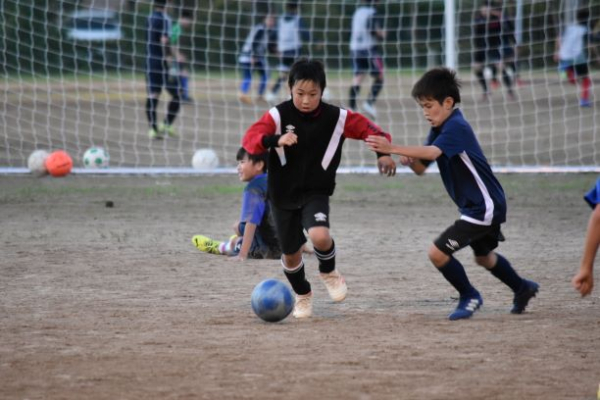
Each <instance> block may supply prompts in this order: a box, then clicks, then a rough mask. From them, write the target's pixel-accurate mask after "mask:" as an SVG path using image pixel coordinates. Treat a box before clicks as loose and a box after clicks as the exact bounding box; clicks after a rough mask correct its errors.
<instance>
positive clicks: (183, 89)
mask: <svg viewBox="0 0 600 400" xmlns="http://www.w3.org/2000/svg"><path fill="white" fill-rule="evenodd" d="M180 79H181V93H182V94H183V98H184V99H187V98H188V97H190V90H189V85H188V82H189V78H188V77H187V76H181V77H180Z"/></svg>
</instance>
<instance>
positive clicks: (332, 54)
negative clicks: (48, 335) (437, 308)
mask: <svg viewBox="0 0 600 400" xmlns="http://www.w3.org/2000/svg"><path fill="white" fill-rule="evenodd" d="M286 3H289V2H287V1H285V0H272V1H268V2H267V1H257V0H254V1H252V0H247V1H236V0H227V1H225V0H223V1H219V0H210V1H208V0H207V1H195V0H173V1H169V2H167V8H166V10H165V13H166V14H167V15H168V16H169V18H170V20H171V29H170V30H169V35H171V38H170V41H171V42H172V43H170V44H166V45H165V46H171V47H175V48H176V49H177V50H178V52H179V53H180V56H179V57H174V58H179V61H180V62H179V63H177V66H178V67H179V68H178V69H177V70H175V69H173V68H172V69H171V71H170V76H171V77H174V76H176V77H177V82H182V81H181V79H186V78H185V74H186V73H187V74H188V77H187V84H188V85H187V95H188V97H189V99H186V100H185V101H183V97H184V93H183V91H182V90H183V87H181V88H180V89H181V90H180V92H179V93H180V95H181V96H182V101H181V104H180V109H179V111H178V113H177V116H176V118H175V120H174V122H173V124H172V129H173V131H172V132H163V133H164V138H163V139H160V140H159V139H156V138H151V137H150V136H149V130H150V128H151V126H150V125H149V122H148V117H147V113H146V108H147V80H146V74H145V69H146V58H147V54H148V43H147V36H148V34H147V31H148V17H149V15H150V14H151V13H152V11H153V4H152V1H150V0H146V1H131V0H39V1H38V0H36V1H19V0H3V1H1V2H0V49H1V51H0V66H1V68H2V75H3V81H2V83H1V89H2V90H1V92H0V99H1V100H0V101H1V103H2V105H1V112H0V125H1V128H2V129H1V131H0V168H2V169H4V170H8V171H10V170H19V169H22V168H24V167H26V165H27V158H28V156H29V155H30V154H31V152H32V151H34V150H36V149H44V150H56V149H62V150H66V151H67V152H68V153H69V154H70V155H71V156H72V158H73V160H74V166H75V167H83V164H82V157H83V154H84V153H85V151H86V150H87V149H88V148H90V147H92V146H98V147H103V148H104V149H105V150H106V151H107V152H108V153H109V154H110V168H111V170H113V169H114V170H116V169H119V168H121V169H131V170H133V171H135V170H140V171H143V170H146V169H148V168H151V169H157V170H160V169H186V168H187V169H189V168H191V167H192V164H191V161H192V157H193V155H194V153H195V151H196V150H198V149H206V148H209V149H213V150H214V151H215V152H216V153H217V154H218V156H219V160H220V164H219V165H220V166H221V167H229V168H230V167H233V166H235V163H236V161H235V154H236V152H237V150H238V148H239V146H240V141H241V137H242V136H243V134H244V132H245V130H246V129H247V128H248V127H249V126H250V125H251V124H252V123H253V122H255V121H256V120H257V119H259V118H260V117H261V116H262V115H263V114H264V113H265V112H266V111H267V110H268V109H269V107H271V106H272V104H274V102H276V101H281V100H284V99H286V98H289V91H288V89H287V84H286V82H284V83H283V84H282V87H281V89H280V90H279V91H278V92H277V93H272V88H273V86H274V85H275V83H276V81H277V78H278V76H279V75H280V71H279V64H280V59H279V57H278V54H279V53H278V52H277V51H278V49H277V44H278V38H277V32H282V31H283V30H285V29H289V28H290V26H294V25H293V22H289V21H292V19H291V18H289V17H288V18H285V19H284V20H285V21H287V22H288V24H287V25H286V23H285V22H281V21H280V20H279V18H280V17H282V16H283V14H284V13H286V12H290V10H289V9H287V8H286V7H287V4H286ZM297 3H298V7H297V10H296V12H297V14H298V15H299V17H300V20H301V27H302V28H303V30H302V34H301V35H299V36H297V38H299V40H301V41H302V51H301V54H302V55H303V56H307V57H311V58H318V59H321V60H322V61H323V62H324V63H325V65H326V71H327V79H328V91H327V93H326V99H327V100H326V101H328V102H330V103H332V104H336V105H340V106H342V107H349V106H351V104H350V91H351V88H352V87H353V86H355V87H356V86H358V85H355V84H354V83H353V78H354V67H353V57H352V54H351V51H350V41H351V30H352V25H353V24H352V21H353V15H354V13H355V11H356V10H357V8H358V7H368V6H369V7H374V8H375V9H376V18H377V21H379V22H380V23H381V26H382V28H383V31H385V38H384V39H381V40H380V43H379V45H378V48H379V51H380V55H381V60H382V64H383V79H384V81H383V87H382V88H381V90H380V91H379V93H378V96H377V98H376V102H371V103H368V100H369V98H370V97H369V96H370V95H371V92H372V87H373V82H374V79H373V76H371V75H370V74H369V71H367V74H366V75H365V76H364V79H363V81H362V84H361V85H360V90H355V93H356V100H357V101H356V105H355V107H356V109H357V110H358V111H361V112H363V113H365V114H366V115H370V116H371V117H372V118H373V119H375V121H376V123H377V124H379V125H380V126H381V127H382V128H383V129H384V130H386V131H388V132H390V133H391V135H392V138H393V141H394V142H397V143H401V144H410V145H413V144H420V143H422V142H423V140H424V138H425V137H426V135H427V132H428V130H429V127H428V125H427V123H426V121H425V120H424V118H423V117H422V115H421V110H420V109H419V108H418V106H417V104H416V103H415V101H414V100H413V99H412V98H411V95H410V92H411V88H412V85H413V84H414V82H415V81H416V80H417V79H418V78H419V77H420V76H421V74H422V73H423V72H424V71H425V70H427V68H431V67H435V66H440V65H446V66H450V67H452V68H454V69H456V70H457V71H458V76H459V78H460V79H461V80H462V83H463V86H462V104H461V105H460V107H461V108H462V110H463V112H464V114H465V115H466V117H467V119H468V120H469V121H470V122H471V124H472V126H473V128H474V130H475V132H476V134H477V135H478V137H479V140H480V143H481V145H482V147H483V150H484V152H485V153H486V155H487V157H488V159H489V161H490V163H491V164H492V165H493V166H494V167H496V168H507V169H508V170H510V169H513V170H519V169H527V168H531V169H533V170H538V171H545V170H553V169H561V168H562V169H574V170H589V169H594V168H595V166H597V165H598V164H599V162H600V133H598V132H597V131H598V129H597V128H598V125H597V123H598V122H600V113H599V111H598V110H599V108H598V106H599V105H600V103H598V102H596V99H597V98H598V90H597V88H596V86H595V85H594V84H593V82H592V81H593V80H594V77H595V70H596V65H597V61H598V57H597V54H598V52H597V49H596V46H597V42H596V41H595V38H596V37H598V30H600V29H599V28H598V27H597V26H596V25H600V24H597V21H598V19H599V17H600V13H599V10H600V2H599V1H591V0H590V1H584V0H545V1H540V0H477V1H472V0H441V1H433V0H406V1H386V0H381V1H372V2H369V1H364V0H360V1H359V0H302V1H298V2H297ZM581 9H586V11H587V15H586V16H585V18H583V19H582V15H581V13H580V10H581ZM268 13H271V14H273V15H274V17H275V21H274V23H273V30H274V32H273V31H271V30H269V35H268V37H269V38H270V39H269V41H268V45H267V50H268V52H267V53H266V62H265V64H266V65H265V66H266V68H267V74H268V81H267V83H266V89H265V92H264V93H259V90H260V87H259V86H260V82H261V77H260V76H259V74H257V73H253V79H252V81H251V83H250V88H249V89H248V92H247V93H241V91H242V89H244V88H243V87H242V77H243V73H244V68H243V65H242V64H240V54H241V53H242V52H243V50H244V44H245V43H246V42H247V39H248V37H249V36H250V35H251V34H252V33H253V27H255V26H256V24H261V23H263V24H264V23H265V21H266V18H265V16H266V15H267V14H268ZM186 17H187V18H186ZM186 19H189V21H188V22H189V23H188V22H186ZM372 19H373V18H372ZM176 22H181V24H180V25H179V26H180V29H179V30H178V29H177V27H174V25H176V24H175V23H176ZM290 24H291V25H290ZM375 25H376V24H375V23H372V24H371V25H369V27H370V28H368V29H367V30H375ZM572 26H578V27H580V28H581V29H583V30H585V32H584V33H583V34H581V35H579V36H577V35H575V37H576V38H582V40H583V39H585V41H584V43H583V44H578V43H579V42H577V41H573V40H572V38H564V40H562V41H561V43H571V45H570V46H571V47H575V48H571V47H570V48H569V49H566V50H565V51H564V53H565V54H570V55H573V54H575V53H577V56H578V57H579V55H580V53H581V54H584V57H585V56H586V55H587V59H583V65H586V64H587V66H588V69H589V77H590V78H591V79H590V80H586V79H587V78H586V76H585V74H584V72H585V71H584V70H583V69H582V70H579V69H577V68H575V73H574V74H573V73H571V72H569V71H567V70H561V69H559V65H560V63H559V62H558V61H557V58H556V55H557V49H559V47H557V46H558V43H557V38H559V37H564V35H565V34H566V32H567V31H569V28H570V27H572ZM578 32H579V31H578ZM280 35H281V33H280ZM280 43H281V42H279V44H280ZM280 45H281V44H280ZM482 46H483V47H482ZM577 46H579V47H577ZM279 50H280V49H279ZM567 50H571V51H567ZM578 50H581V52H578ZM182 76H183V77H184V78H181V77H182ZM181 85H183V84H182V83H181ZM241 95H244V96H241ZM169 99H170V95H169V93H168V92H167V91H163V92H162V94H161V96H160V99H159V102H158V105H157V122H158V123H160V122H162V121H163V118H165V116H166V114H167V113H168V107H169V106H168V105H169ZM267 100H268V101H269V102H267ZM374 113H376V115H373V114H374ZM345 146H346V148H345V151H344V154H343V160H342V166H344V167H348V168H355V167H356V168H361V167H371V166H373V165H374V161H375V157H374V155H373V153H371V152H370V151H369V150H368V149H367V148H366V146H365V145H364V143H362V142H356V141H347V142H346V144H345Z"/></svg>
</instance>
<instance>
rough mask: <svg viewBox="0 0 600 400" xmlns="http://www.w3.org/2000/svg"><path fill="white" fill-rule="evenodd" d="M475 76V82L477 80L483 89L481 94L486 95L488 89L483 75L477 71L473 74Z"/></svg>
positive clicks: (480, 71)
mask: <svg viewBox="0 0 600 400" xmlns="http://www.w3.org/2000/svg"><path fill="white" fill-rule="evenodd" d="M475 76H477V80H479V84H480V85H481V87H482V88H483V92H484V93H487V91H488V87H487V82H486V81H485V76H484V75H483V70H479V71H477V72H475Z"/></svg>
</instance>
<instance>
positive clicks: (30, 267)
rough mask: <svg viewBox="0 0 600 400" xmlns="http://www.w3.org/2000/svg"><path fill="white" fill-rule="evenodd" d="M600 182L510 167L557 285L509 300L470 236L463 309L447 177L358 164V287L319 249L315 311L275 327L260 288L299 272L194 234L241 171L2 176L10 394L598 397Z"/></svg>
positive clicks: (207, 227)
mask: <svg viewBox="0 0 600 400" xmlns="http://www.w3.org/2000/svg"><path fill="white" fill-rule="evenodd" d="M595 178H596V176H595V175H501V176H500V180H501V182H502V183H503V185H504V186H505V189H506V191H507V193H508V197H509V222H508V223H507V224H506V226H505V229H504V233H505V234H506V236H507V239H508V240H507V242H505V243H503V244H502V245H501V247H500V251H501V253H503V254H504V255H506V256H507V257H508V258H509V259H510V260H512V262H513V264H514V265H515V267H516V268H517V269H518V271H519V272H521V273H522V275H524V276H526V277H528V278H530V279H533V280H536V281H537V282H539V283H540V285H541V291H540V293H539V295H538V297H537V298H536V299H534V300H533V301H532V303H531V305H530V307H529V309H528V312H526V313H525V314H523V315H519V316H517V315H511V314H509V313H508V310H509V309H510V305H511V301H512V296H511V292H510V291H509V289H508V288H506V287H504V286H503V285H502V284H501V283H499V282H498V281H497V280H495V278H493V277H492V276H491V275H490V274H489V273H487V272H485V271H484V270H482V269H480V268H479V267H476V266H475V264H474V262H473V261H472V259H471V254H470V253H469V251H468V250H464V251H462V252H460V253H458V258H459V259H460V260H462V261H463V262H464V264H465V266H466V268H467V271H468V273H469V274H470V277H471V280H472V282H473V283H474V284H475V285H476V286H477V287H478V289H479V290H480V291H481V292H482V294H483V297H484V301H485V304H484V307H483V308H482V310H481V311H480V312H478V313H477V314H476V315H475V316H474V317H473V318H472V319H471V320H466V321H458V322H450V321H448V320H447V319H446V316H447V314H448V313H449V312H450V311H451V310H452V309H453V308H454V307H455V305H456V299H455V296H456V293H455V292H454V291H453V290H452V289H451V287H450V286H449V285H448V284H447V283H446V282H445V281H444V280H443V278H442V276H441V275H440V274H439V273H438V272H436V271H435V269H434V268H433V267H432V266H431V265H429V263H428V260H427V257H426V253H425V250H426V248H427V246H428V245H429V243H430V242H431V240H432V239H433V238H434V237H435V236H436V235H437V233H439V232H440V230H441V229H442V228H444V227H445V226H446V225H448V224H449V223H451V222H452V221H453V219H454V218H455V217H456V211H455V208H454V206H453V205H452V204H450V200H449V199H448V198H447V196H446V194H445V193H444V191H443V188H442V185H441V182H440V180H439V177H438V176H437V175H435V174H432V175H431V176H426V177H422V178H419V177H415V176H412V175H400V176H398V177H395V178H392V179H384V178H379V177H377V178H375V177H374V176H365V175H344V176H340V177H339V178H338V190H337V192H336V194H335V196H334V197H333V200H332V228H333V229H332V233H333V235H334V237H335V239H336V243H337V245H338V251H339V252H338V254H339V256H338V265H339V267H340V269H341V271H342V272H343V273H344V274H345V276H346V278H347V281H348V285H349V296H348V298H347V300H346V301H345V302H344V303H342V304H333V303H331V302H330V301H329V300H328V296H327V294H326V291H325V288H324V286H323V285H322V283H321V282H319V281H318V278H317V262H316V259H315V258H314V257H310V258H309V259H308V260H307V261H308V263H307V273H308V276H309V278H310V280H311V281H312V283H313V290H314V293H315V299H316V303H315V310H314V314H315V315H314V317H313V318H312V319H310V320H305V321H296V320H294V319H293V318H289V319H286V320H284V321H283V322H281V323H277V324H269V323H264V322H262V321H261V320H259V319H258V318H257V317H256V316H254V314H253V313H252V310H251V308H250V293H251V292H252V289H253V287H254V285H256V284H257V283H258V282H260V281H261V280H262V279H265V278H269V277H276V278H278V279H284V276H283V273H282V271H281V268H280V265H279V263H278V262H277V261H248V262H245V263H243V264H240V263H236V262H233V261H231V260H228V259H226V258H224V257H219V256H214V255H208V254H203V253H200V252H199V251H197V250H196V249H195V248H194V247H193V246H192V244H191V242H190V237H191V236H192V235H193V234H196V233H204V234H208V235H211V236H214V237H216V238H226V237H228V235H229V229H230V226H231V225H232V222H233V221H234V220H235V218H236V217H237V213H238V204H239V197H240V194H241V188H242V185H241V184H240V183H239V182H238V181H237V177H235V176H231V175H226V176H203V177H164V176H162V177H161V176H158V177H152V176H146V177H128V176H120V177H110V176H103V177H93V176H92V177H90V176H76V175H73V176H69V177H66V178H62V179H60V178H59V179H57V178H49V177H47V178H42V179H35V178H32V177H22V176H21V177H20V176H0V220H1V221H2V228H3V229H2V230H1V231H0V243H1V245H0V246H1V248H2V257H1V258H0V293H1V299H2V300H1V301H0V337H1V340H0V382H1V384H0V398H2V399H281V398H285V399H307V398H311V399H428V400H434V399H440V400H442V399H486V400H489V399H507V400H508V399H510V400H514V399H544V400H548V399H561V400H562V399H578V400H580V399H590V400H591V399H595V398H596V392H597V390H598V385H599V384H600V307H599V304H600V284H599V285H598V286H599V287H598V288H597V289H596V291H595V292H594V294H593V295H592V296H591V297H589V298H586V299H580V298H579V296H578V295H577V294H576V292H575V291H574V290H573V289H572V288H571V286H570V279H571V277H572V275H573V274H574V272H575V271H576V269H577V268H578V262H579V257H580V253H581V249H582V245H583V237H584V234H585V227H586V223H587V219H588V217H589V208H588V207H587V206H586V205H585V204H584V202H583V200H582V195H583V193H584V192H585V191H586V190H587V189H588V188H589V187H590V186H591V184H592V183H593V182H594V181H595ZM107 200H111V201H113V202H114V204H115V206H114V208H107V207H105V202H106V201H107Z"/></svg>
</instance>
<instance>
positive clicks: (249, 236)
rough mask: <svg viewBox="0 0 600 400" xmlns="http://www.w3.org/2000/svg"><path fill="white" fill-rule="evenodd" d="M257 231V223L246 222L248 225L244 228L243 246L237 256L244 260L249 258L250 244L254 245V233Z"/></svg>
mask: <svg viewBox="0 0 600 400" xmlns="http://www.w3.org/2000/svg"><path fill="white" fill-rule="evenodd" d="M255 233H256V224H253V223H252V222H249V221H248V222H246V227H245V228H244V237H243V238H242V248H241V249H240V252H239V254H238V256H237V258H238V259H239V260H240V261H244V260H246V259H247V258H248V252H249V251H250V246H251V245H252V241H253V240H254V234H255Z"/></svg>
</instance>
